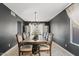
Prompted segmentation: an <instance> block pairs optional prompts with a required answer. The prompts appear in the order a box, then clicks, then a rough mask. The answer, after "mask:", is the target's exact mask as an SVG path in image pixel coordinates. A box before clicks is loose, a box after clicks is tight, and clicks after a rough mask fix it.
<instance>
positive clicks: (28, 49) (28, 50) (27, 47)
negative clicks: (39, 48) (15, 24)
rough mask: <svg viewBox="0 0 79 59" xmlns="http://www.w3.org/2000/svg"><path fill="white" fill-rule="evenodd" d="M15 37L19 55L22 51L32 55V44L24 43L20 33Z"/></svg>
mask: <svg viewBox="0 0 79 59" xmlns="http://www.w3.org/2000/svg"><path fill="white" fill-rule="evenodd" d="M16 39H17V43H18V53H19V56H20V55H21V54H22V55H23V53H26V54H29V55H32V45H25V44H24V43H23V42H22V41H23V38H22V35H20V34H17V35H16Z"/></svg>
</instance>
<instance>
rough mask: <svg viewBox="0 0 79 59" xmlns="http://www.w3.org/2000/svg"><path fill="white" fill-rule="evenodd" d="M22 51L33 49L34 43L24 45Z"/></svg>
mask: <svg viewBox="0 0 79 59" xmlns="http://www.w3.org/2000/svg"><path fill="white" fill-rule="evenodd" d="M20 51H32V45H23V46H21V50H20Z"/></svg>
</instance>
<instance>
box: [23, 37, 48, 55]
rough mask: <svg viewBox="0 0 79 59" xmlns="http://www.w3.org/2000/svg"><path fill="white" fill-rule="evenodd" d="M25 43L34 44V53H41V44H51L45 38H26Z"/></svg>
mask: <svg viewBox="0 0 79 59" xmlns="http://www.w3.org/2000/svg"><path fill="white" fill-rule="evenodd" d="M23 43H24V44H28V45H32V54H37V53H40V52H39V49H40V45H41V44H49V42H48V41H47V40H45V39H40V40H33V39H25V40H23Z"/></svg>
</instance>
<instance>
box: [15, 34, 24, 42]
mask: <svg viewBox="0 0 79 59" xmlns="http://www.w3.org/2000/svg"><path fill="white" fill-rule="evenodd" d="M16 39H17V43H20V42H22V40H23V39H22V35H21V34H17V35H16Z"/></svg>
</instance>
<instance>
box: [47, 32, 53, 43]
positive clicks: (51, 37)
mask: <svg viewBox="0 0 79 59" xmlns="http://www.w3.org/2000/svg"><path fill="white" fill-rule="evenodd" d="M52 40H53V34H52V33H49V36H48V42H49V43H50V44H52Z"/></svg>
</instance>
